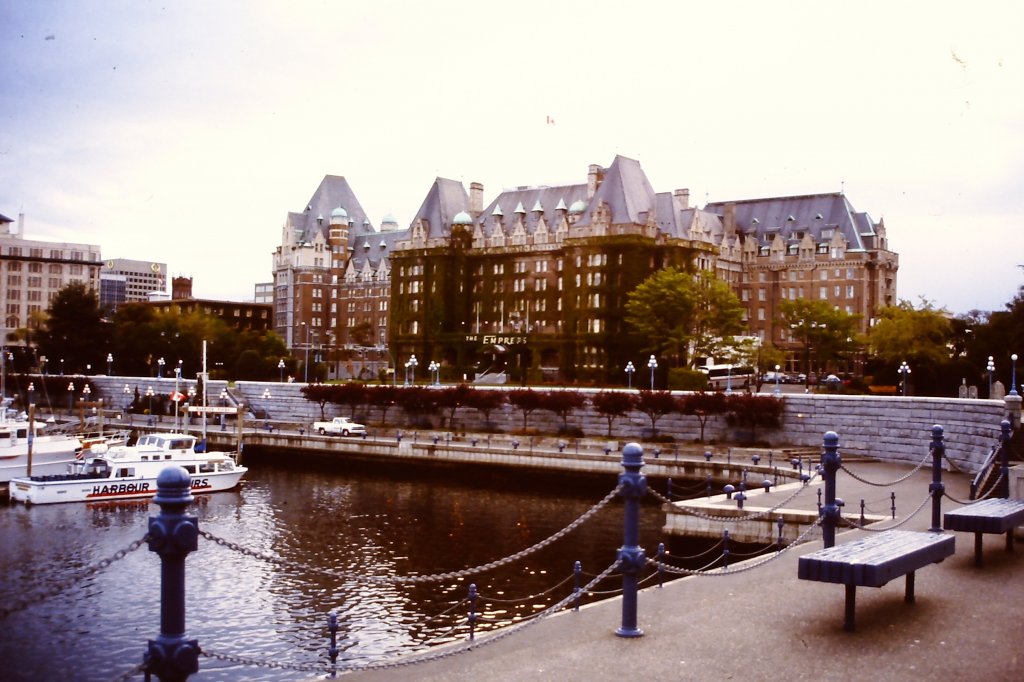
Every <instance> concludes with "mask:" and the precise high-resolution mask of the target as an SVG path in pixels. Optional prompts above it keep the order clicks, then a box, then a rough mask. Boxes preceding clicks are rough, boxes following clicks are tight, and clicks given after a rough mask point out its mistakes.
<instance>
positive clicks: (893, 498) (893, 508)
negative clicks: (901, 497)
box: [889, 492, 896, 519]
mask: <svg viewBox="0 0 1024 682" xmlns="http://www.w3.org/2000/svg"><path fill="white" fill-rule="evenodd" d="M889 497H890V498H891V499H892V517H893V518H894V519H895V518H896V493H895V492H892V493H889Z"/></svg>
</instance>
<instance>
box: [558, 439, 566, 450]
mask: <svg viewBox="0 0 1024 682" xmlns="http://www.w3.org/2000/svg"><path fill="white" fill-rule="evenodd" d="M558 451H559V452H564V451H565V443H564V442H563V441H558Z"/></svg>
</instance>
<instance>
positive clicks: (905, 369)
mask: <svg viewBox="0 0 1024 682" xmlns="http://www.w3.org/2000/svg"><path fill="white" fill-rule="evenodd" d="M899 373H900V374H901V375H903V381H902V383H903V396H904V397H906V395H907V375H908V374H910V365H908V364H907V363H906V361H904V362H902V363H900V368H899Z"/></svg>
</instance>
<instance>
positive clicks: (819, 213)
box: [704, 192, 875, 249]
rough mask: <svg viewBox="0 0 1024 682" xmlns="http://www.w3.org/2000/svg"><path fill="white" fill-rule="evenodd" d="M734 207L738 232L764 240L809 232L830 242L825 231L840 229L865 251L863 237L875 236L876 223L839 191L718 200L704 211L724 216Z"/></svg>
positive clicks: (846, 237) (815, 237) (850, 243)
mask: <svg viewBox="0 0 1024 682" xmlns="http://www.w3.org/2000/svg"><path fill="white" fill-rule="evenodd" d="M730 204H731V205H733V206H734V207H735V214H736V231H737V232H739V233H741V234H743V235H745V236H747V237H756V238H757V240H758V241H764V240H766V239H768V238H773V237H774V236H775V235H776V234H780V235H781V236H782V237H783V238H784V239H787V240H788V239H796V238H797V237H796V233H798V232H804V233H808V232H809V233H810V234H811V235H812V236H813V238H814V239H815V240H816V241H828V238H829V237H828V236H823V235H822V232H823V231H828V230H831V231H836V230H838V231H839V232H840V233H841V234H842V235H843V237H844V238H845V239H846V243H847V244H848V247H849V248H850V249H863V248H864V240H863V239H862V235H868V234H873V233H874V226H875V224H874V223H873V222H872V220H871V218H870V217H869V216H868V215H867V214H866V213H856V212H855V211H854V209H853V207H852V206H851V205H850V202H849V201H847V199H846V196H845V195H843V194H842V193H839V192H833V193H828V194H808V195H803V196H792V197H774V198H766V199H744V200H740V201H717V202H713V203H710V204H708V205H707V206H705V207H704V208H705V210H707V211H710V212H712V213H717V214H718V215H720V216H725V213H726V207H727V206H728V205H730Z"/></svg>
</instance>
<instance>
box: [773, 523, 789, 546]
mask: <svg viewBox="0 0 1024 682" xmlns="http://www.w3.org/2000/svg"><path fill="white" fill-rule="evenodd" d="M775 525H777V526H778V527H779V546H780V547H781V546H782V529H783V528H785V527H786V520H785V519H783V518H782V517H781V516H780V517H779V518H778V519H776V520H775Z"/></svg>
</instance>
